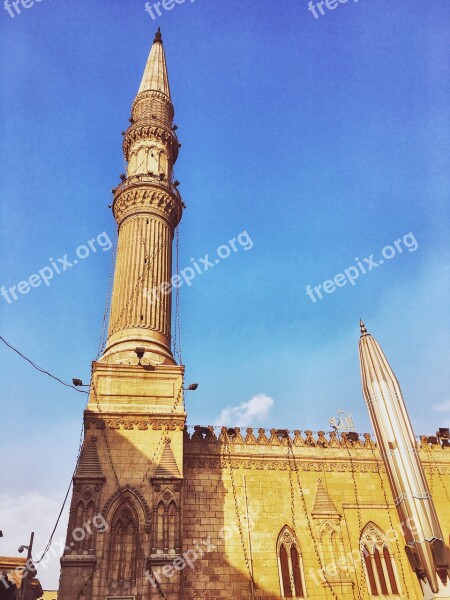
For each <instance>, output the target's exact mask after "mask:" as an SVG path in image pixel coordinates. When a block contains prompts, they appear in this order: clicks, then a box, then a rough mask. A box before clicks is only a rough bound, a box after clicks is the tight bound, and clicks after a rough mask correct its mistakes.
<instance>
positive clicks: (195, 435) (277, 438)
mask: <svg viewBox="0 0 450 600" xmlns="http://www.w3.org/2000/svg"><path fill="white" fill-rule="evenodd" d="M184 439H185V442H186V443H187V444H188V445H190V446H194V445H196V444H199V445H203V446H206V445H210V444H214V445H230V446H271V447H278V446H289V447H292V448H324V449H326V448H329V449H333V448H335V449H341V450H342V449H344V450H345V449H352V450H359V449H361V450H371V451H373V450H377V452H378V445H377V442H376V440H375V439H374V437H373V436H372V434H370V433H362V434H361V433H356V432H342V433H337V432H336V431H330V432H325V431H312V430H310V429H305V430H300V429H294V430H289V429H265V428H262V427H260V428H258V429H255V428H253V427H246V428H244V427H225V426H222V427H218V426H214V425H207V426H202V425H195V426H189V427H187V428H186V429H185V433H184ZM417 450H418V451H421V452H422V453H423V454H424V458H425V457H426V455H427V454H429V453H433V455H435V456H439V455H440V456H441V457H442V459H443V460H444V461H446V460H448V462H449V463H450V447H447V446H444V445H441V444H440V443H439V441H438V440H436V438H435V437H433V436H426V435H421V436H418V437H417ZM425 459H426V458H425Z"/></svg>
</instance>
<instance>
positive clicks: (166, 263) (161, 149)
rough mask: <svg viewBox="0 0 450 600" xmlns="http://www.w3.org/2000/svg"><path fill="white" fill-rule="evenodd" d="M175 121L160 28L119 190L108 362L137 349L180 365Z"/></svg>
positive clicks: (135, 104)
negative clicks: (175, 301)
mask: <svg viewBox="0 0 450 600" xmlns="http://www.w3.org/2000/svg"><path fill="white" fill-rule="evenodd" d="M173 116H174V110H173V105H172V100H171V96H170V87H169V79H168V76H167V67H166V59H165V55H164V47H163V43H162V37H161V33H160V32H159V31H158V32H157V34H156V37H155V40H154V43H153V47H152V49H151V52H150V56H149V58H148V61H147V65H146V67H145V72H144V76H143V78H142V82H141V85H140V88H139V92H138V95H137V96H136V99H135V100H134V102H133V106H132V109H131V119H130V122H131V127H129V128H128V130H127V131H126V133H125V138H124V141H123V152H124V156H125V160H126V161H127V162H128V173H127V176H126V178H124V180H123V181H122V183H120V185H119V186H118V187H117V189H115V190H114V203H113V212H114V217H115V219H116V221H117V224H118V227H119V241H118V247H117V260H116V271H115V277H114V288H113V295H112V301H111V315H110V321H109V332H108V341H107V344H106V351H105V354H104V356H103V359H102V361H103V362H109V363H118V362H121V363H123V362H129V361H130V360H131V361H133V360H134V359H135V357H136V354H135V349H136V347H137V346H139V347H143V348H145V351H146V354H147V357H148V358H149V359H150V360H151V361H152V362H154V363H156V364H158V363H159V364H174V362H175V361H174V360H173V357H172V353H171V350H170V340H171V297H172V294H171V285H170V284H171V278H172V240H173V235H174V229H175V227H176V226H177V225H178V223H179V221H180V219H181V213H182V209H183V202H182V200H181V197H180V194H179V192H178V190H177V188H176V187H175V185H174V184H173V182H172V180H173V166H174V164H175V161H176V160H177V157H178V148H179V143H178V140H177V137H176V135H175V132H174V129H173V124H172V122H173Z"/></svg>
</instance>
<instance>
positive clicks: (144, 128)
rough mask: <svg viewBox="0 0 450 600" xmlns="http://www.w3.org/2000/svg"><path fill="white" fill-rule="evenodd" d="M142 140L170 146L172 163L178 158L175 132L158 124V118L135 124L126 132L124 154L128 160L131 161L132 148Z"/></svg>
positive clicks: (177, 143) (123, 146)
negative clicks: (156, 141)
mask: <svg viewBox="0 0 450 600" xmlns="http://www.w3.org/2000/svg"><path fill="white" fill-rule="evenodd" d="M141 140H159V141H160V142H161V143H163V144H165V145H166V146H168V148H169V150H170V151H171V152H172V161H173V163H175V161H176V160H177V158H178V150H179V142H178V138H177V136H176V135H175V134H174V132H173V131H172V130H171V129H170V128H169V127H165V126H161V125H159V124H158V123H156V117H155V118H153V119H143V120H141V121H139V122H138V123H134V124H133V125H131V127H129V128H128V129H127V131H126V132H125V137H124V140H123V144H122V149H123V154H124V156H125V159H126V160H129V152H130V148H131V146H132V145H133V144H135V143H136V142H139V141H141Z"/></svg>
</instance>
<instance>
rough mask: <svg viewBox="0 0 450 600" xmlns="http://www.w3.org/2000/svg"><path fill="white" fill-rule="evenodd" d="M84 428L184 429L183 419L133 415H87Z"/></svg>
mask: <svg viewBox="0 0 450 600" xmlns="http://www.w3.org/2000/svg"><path fill="white" fill-rule="evenodd" d="M85 427H86V429H89V428H92V429H106V428H107V429H115V430H119V429H127V430H133V429H140V430H142V431H147V430H148V429H152V430H153V431H161V430H162V429H163V427H165V428H166V430H168V431H182V430H183V429H184V421H177V420H173V419H171V420H162V419H150V418H146V419H139V418H133V417H129V418H128V417H122V418H100V417H91V416H87V417H86V418H85Z"/></svg>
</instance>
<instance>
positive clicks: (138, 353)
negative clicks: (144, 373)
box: [134, 346, 145, 365]
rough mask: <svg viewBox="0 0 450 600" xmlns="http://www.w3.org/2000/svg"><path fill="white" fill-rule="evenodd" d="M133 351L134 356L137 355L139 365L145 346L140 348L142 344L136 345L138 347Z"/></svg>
mask: <svg viewBox="0 0 450 600" xmlns="http://www.w3.org/2000/svg"><path fill="white" fill-rule="evenodd" d="M134 352H135V353H136V356H137V357H138V359H139V362H138V364H139V365H140V364H142V363H141V359H142V358H144V354H145V348H142V346H138V347H137V348H136V349H135V351H134Z"/></svg>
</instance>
